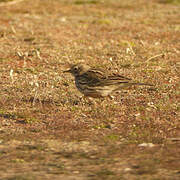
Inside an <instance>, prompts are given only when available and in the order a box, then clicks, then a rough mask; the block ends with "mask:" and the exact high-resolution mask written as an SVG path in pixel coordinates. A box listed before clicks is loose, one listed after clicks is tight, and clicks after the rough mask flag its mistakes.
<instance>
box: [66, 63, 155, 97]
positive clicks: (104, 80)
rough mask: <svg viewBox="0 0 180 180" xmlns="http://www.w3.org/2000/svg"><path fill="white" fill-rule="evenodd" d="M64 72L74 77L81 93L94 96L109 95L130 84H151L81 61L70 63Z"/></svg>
mask: <svg viewBox="0 0 180 180" xmlns="http://www.w3.org/2000/svg"><path fill="white" fill-rule="evenodd" d="M64 72H69V73H71V74H72V75H73V76H74V77H75V84H76V87H77V89H78V90H79V91H80V92H81V93H82V94H84V95H85V96H89V97H94V98H99V97H105V96H109V97H110V94H112V93H113V92H117V91H120V90H122V89H123V88H125V87H128V86H132V85H147V86H152V85H151V84H146V83H137V82H133V81H132V79H130V78H127V77H124V76H121V75H118V74H112V75H108V74H107V72H103V71H102V70H99V69H96V68H91V67H90V66H88V65H85V64H82V63H78V64H75V65H72V66H71V68H70V69H69V70H66V71H64Z"/></svg>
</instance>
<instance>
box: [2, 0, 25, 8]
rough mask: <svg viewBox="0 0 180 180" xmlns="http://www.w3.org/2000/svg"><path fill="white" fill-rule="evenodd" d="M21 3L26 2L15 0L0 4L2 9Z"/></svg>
mask: <svg viewBox="0 0 180 180" xmlns="http://www.w3.org/2000/svg"><path fill="white" fill-rule="evenodd" d="M21 1H24V0H14V1H10V2H3V3H0V7H1V6H8V5H12V4H16V3H19V2H21Z"/></svg>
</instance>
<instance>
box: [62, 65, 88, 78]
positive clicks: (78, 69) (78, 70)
mask: <svg viewBox="0 0 180 180" xmlns="http://www.w3.org/2000/svg"><path fill="white" fill-rule="evenodd" d="M89 69H90V66H88V65H85V64H82V63H78V64H75V65H72V66H71V67H70V69H68V70H66V71H64V72H68V73H71V74H72V75H73V76H74V77H76V76H80V75H82V74H83V73H85V72H87V71H88V70H89Z"/></svg>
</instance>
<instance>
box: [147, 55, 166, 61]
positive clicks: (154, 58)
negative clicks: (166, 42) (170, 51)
mask: <svg viewBox="0 0 180 180" xmlns="http://www.w3.org/2000/svg"><path fill="white" fill-rule="evenodd" d="M164 56H165V54H164V53H162V54H157V55H155V56H153V57H150V58H149V59H147V60H146V62H147V61H151V60H152V59H155V58H157V57H164Z"/></svg>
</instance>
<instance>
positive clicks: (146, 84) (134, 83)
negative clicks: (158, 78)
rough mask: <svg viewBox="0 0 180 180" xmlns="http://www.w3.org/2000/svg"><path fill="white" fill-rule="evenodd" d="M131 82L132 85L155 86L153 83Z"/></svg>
mask: <svg viewBox="0 0 180 180" xmlns="http://www.w3.org/2000/svg"><path fill="white" fill-rule="evenodd" d="M129 84H131V85H140V86H141V85H144V86H154V85H152V84H149V83H136V82H132V83H129Z"/></svg>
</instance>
